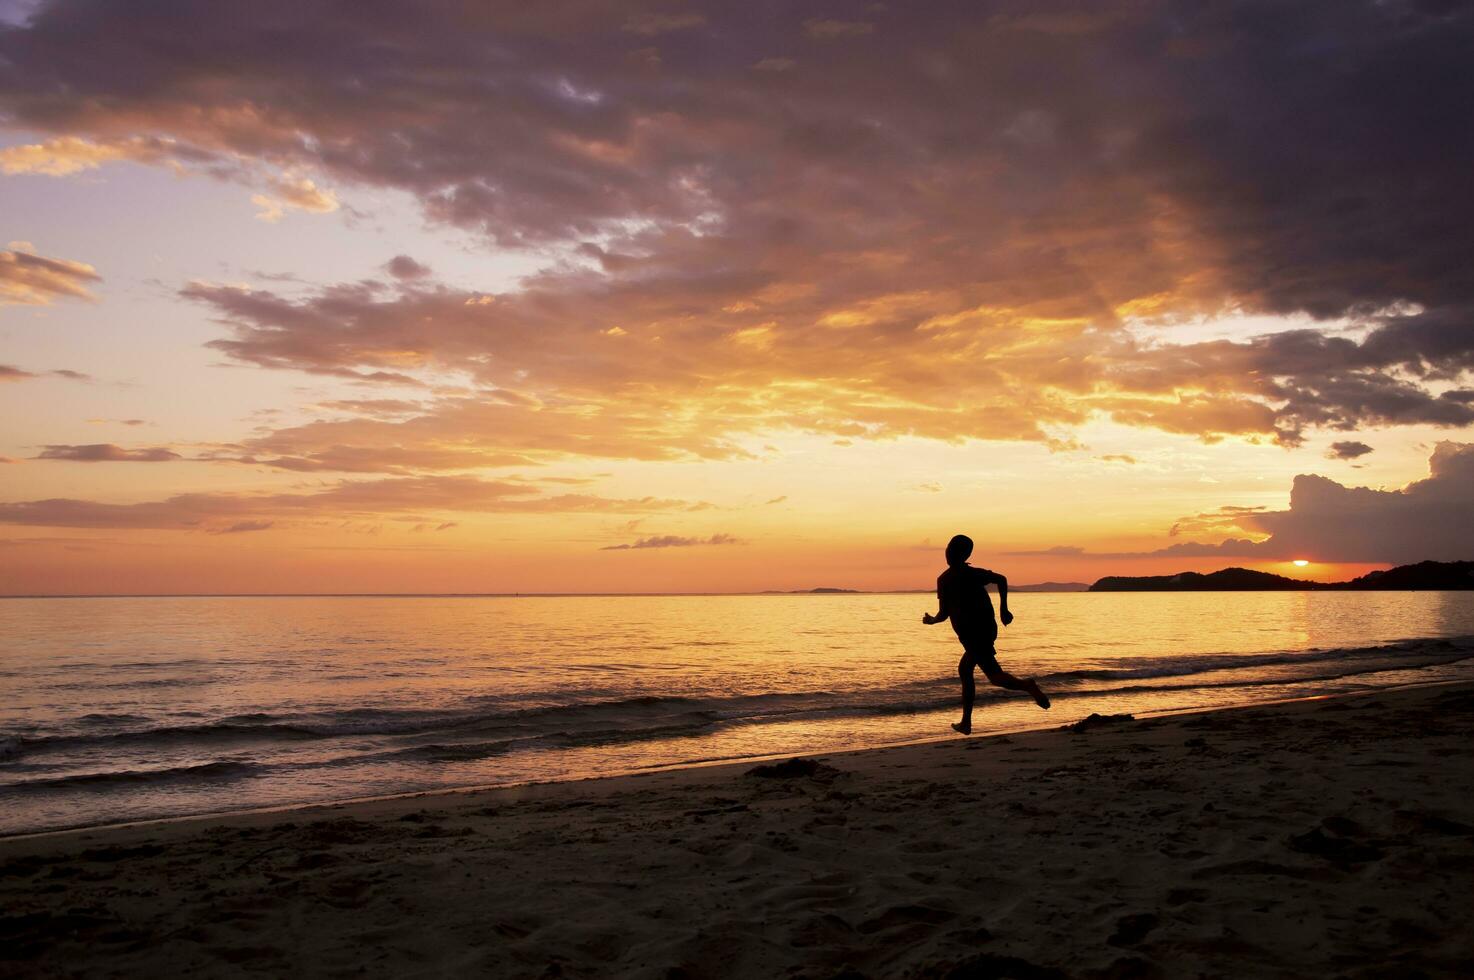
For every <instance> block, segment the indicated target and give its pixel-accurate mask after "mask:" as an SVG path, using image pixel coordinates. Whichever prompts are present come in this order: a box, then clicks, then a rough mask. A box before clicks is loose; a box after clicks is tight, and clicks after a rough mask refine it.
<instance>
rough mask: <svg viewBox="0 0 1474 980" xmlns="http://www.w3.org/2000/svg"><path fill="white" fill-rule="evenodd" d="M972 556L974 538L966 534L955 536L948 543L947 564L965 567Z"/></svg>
mask: <svg viewBox="0 0 1474 980" xmlns="http://www.w3.org/2000/svg"><path fill="white" fill-rule="evenodd" d="M971 555H972V538H969V537H968V536H967V535H965V534H958V535H955V536H954V537H953V538H952V540H951V541H948V542H947V564H948V565H964V564H966V563H967V559H968V558H969V557H970V556H971Z"/></svg>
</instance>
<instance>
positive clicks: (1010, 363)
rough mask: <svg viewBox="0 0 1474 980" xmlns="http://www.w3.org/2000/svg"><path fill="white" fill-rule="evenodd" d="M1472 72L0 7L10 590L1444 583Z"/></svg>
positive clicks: (1159, 40) (547, 10)
mask: <svg viewBox="0 0 1474 980" xmlns="http://www.w3.org/2000/svg"><path fill="white" fill-rule="evenodd" d="M1471 50H1474V12H1471V10H1470V8H1469V7H1467V6H1466V5H1461V4H1458V3H1452V2H1443V0H1376V2H1371V0H1308V2H1303V3H1292V4H1286V3H1281V2H1268V0H1262V2H1256V0H1239V2H1235V0H1225V2H1214V3H1204V2H1200V0H1183V2H1180V3H1171V2H1151V0H1148V2H1134V0H1133V2H1129V3H1128V2H1119V3H1109V2H1083V0H1082V2H1078V3H1047V2H1045V3H1040V2H1023V0H1019V2H978V3H974V2H966V3H952V4H949V3H927V4H901V3H889V4H881V3H872V4H865V3H858V2H818V0H773V2H761V0H759V2H748V3H740V4H737V3H706V4H680V3H641V2H630V0H619V2H613V0H609V2H604V0H568V2H551V3H535V4H526V3H510V2H508V3H471V2H459V3H452V2H426V3H420V4H416V5H414V8H413V12H411V11H410V8H409V7H407V6H406V5H404V4H398V3H377V2H364V0H354V2H339V3H325V2H302V0H293V2H277V0H255V2H252V3H248V4H220V3H212V2H206V0H200V2H193V3H191V2H168V3H164V2H137V3H122V2H102V0H54V2H40V3H37V2H15V0H0V593H7V594H36V593H140V592H170V593H173V592H304V591H305V592H441V591H448V592H512V591H521V592H549V591H553V592H561V591H745V590H762V589H805V588H810V587H814V586H837V587H849V588H862V589H888V588H925V587H927V586H928V585H929V584H930V583H931V582H932V581H933V579H934V577H935V575H936V573H937V571H938V570H939V569H940V567H941V564H942V559H941V548H942V545H943V544H944V543H945V542H946V540H947V538H948V537H950V536H951V535H952V534H953V533H956V532H958V531H964V532H967V533H969V534H971V535H972V536H973V537H974V538H975V539H977V541H978V553H977V555H976V559H975V560H976V563H978V564H983V565H987V566H989V567H993V568H997V569H999V570H1001V571H1004V572H1005V573H1006V574H1007V575H1008V576H1009V578H1010V579H1011V580H1012V581H1014V582H1016V583H1028V582H1038V581H1045V580H1053V581H1084V582H1089V581H1093V580H1095V579H1096V578H1099V577H1100V576H1102V575H1107V574H1160V573H1166V572H1175V571H1182V570H1187V569H1194V570H1200V571H1205V570H1211V569H1214V568H1221V567H1225V566H1229V565H1243V566H1248V567H1253V568H1261V569H1266V570H1270V571H1276V572H1280V573H1282V574H1296V575H1300V576H1304V577H1315V578H1321V579H1337V578H1344V577H1350V576H1352V575H1357V574H1361V573H1362V572H1364V571H1367V570H1369V569H1371V568H1375V567H1385V566H1387V565H1390V564H1398V563H1403V562H1407V561H1416V560H1419V559H1424V558H1434V559H1444V560H1452V559H1469V558H1474V436H1471V434H1470V432H1469V429H1470V425H1471V423H1474V378H1471V370H1474V261H1471V257H1474V192H1471V189H1470V188H1471V181H1470V178H1469V170H1470V165H1471V161H1474V127H1471V126H1470V125H1469V118H1468V116H1469V106H1470V105H1474V73H1471V72H1470V71H1469V68H1468V64H1469V53H1470V51H1471ZM1293 559H1308V560H1309V561H1310V564H1309V565H1308V566H1306V567H1305V568H1303V569H1296V568H1294V567H1293V566H1292V565H1291V564H1290V562H1291V561H1292V560H1293Z"/></svg>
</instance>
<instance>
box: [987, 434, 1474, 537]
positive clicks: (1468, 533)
mask: <svg viewBox="0 0 1474 980" xmlns="http://www.w3.org/2000/svg"><path fill="white" fill-rule="evenodd" d="M1179 528H1184V529H1187V530H1192V531H1195V532H1199V533H1203V532H1210V531H1212V530H1214V529H1218V530H1223V529H1227V528H1238V529H1240V530H1241V531H1249V532H1254V533H1256V534H1267V535H1269V537H1268V538H1266V539H1265V540H1262V541H1256V540H1253V539H1251V538H1244V537H1229V538H1225V539H1223V540H1220V541H1217V542H1214V543H1201V542H1193V541H1184V542H1182V543H1180V544H1174V545H1169V546H1168V547H1166V548H1161V549H1158V550H1156V551H1148V552H1129V553H1120V554H1100V553H1092V552H1087V551H1085V549H1083V548H1079V547H1075V546H1069V545H1061V546H1058V547H1055V548H1048V549H1044V550H1042V551H1027V552H1015V554H1027V555H1056V556H1060V557H1074V558H1085V557H1089V558H1105V559H1110V558H1151V557H1163V558H1169V557H1178V558H1211V557H1219V556H1221V557H1224V558H1260V559H1287V558H1288V559H1294V558H1306V559H1310V560H1313V561H1325V562H1387V563H1393V564H1402V563H1410V562H1417V561H1425V560H1432V561H1463V560H1467V559H1468V557H1469V556H1470V555H1474V443H1457V442H1443V443H1439V445H1438V447H1437V449H1435V450H1434V452H1433V455H1432V456H1431V457H1430V458H1429V460H1428V477H1427V478H1426V479H1423V480H1417V481H1414V482H1413V483H1410V484H1408V485H1407V486H1406V487H1403V488H1402V489H1400V490H1374V489H1371V488H1369V487H1348V486H1344V485H1342V484H1340V483H1337V482H1336V481H1335V480H1329V479H1327V478H1325V477H1323V476H1314V475H1310V474H1302V475H1300V476H1297V477H1295V483H1294V486H1293V487H1292V489H1291V490H1290V508H1289V510H1283V511H1266V510H1263V509H1261V508H1257V507H1225V508H1223V509H1222V510H1221V511H1219V512H1217V513H1215V514H1200V515H1197V516H1196V517H1193V518H1186V519H1184V520H1183V521H1182V522H1179V524H1178V526H1176V527H1174V528H1173V534H1174V535H1175V534H1177V533H1178V531H1179Z"/></svg>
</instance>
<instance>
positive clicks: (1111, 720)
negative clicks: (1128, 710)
mask: <svg viewBox="0 0 1474 980" xmlns="http://www.w3.org/2000/svg"><path fill="white" fill-rule="evenodd" d="M1135 720H1136V716H1135V715H1098V714H1092V715H1091V716H1090V717H1089V718H1082V719H1080V720H1079V721H1077V722H1075V723H1074V724H1073V725H1065V726H1064V728H1063V730H1064V731H1067V732H1093V731H1095V730H1096V729H1097V728H1110V727H1111V726H1113V725H1124V724H1125V723H1126V722H1128V721H1135Z"/></svg>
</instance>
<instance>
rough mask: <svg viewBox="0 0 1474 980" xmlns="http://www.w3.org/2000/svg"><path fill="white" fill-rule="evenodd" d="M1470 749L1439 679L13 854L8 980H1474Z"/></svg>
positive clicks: (3, 962) (1461, 713)
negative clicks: (227, 978)
mask: <svg viewBox="0 0 1474 980" xmlns="http://www.w3.org/2000/svg"><path fill="white" fill-rule="evenodd" d="M1471 734H1474V687H1471V686H1439V687H1426V688H1414V689H1402V690H1395V691H1384V692H1379V693H1375V694H1368V695H1361V696H1352V697H1346V698H1341V699H1335V700H1319V701H1308V702H1297V703H1290V704H1281V705H1272V706H1264V707H1255V708H1245V709H1235V710H1223V711H1217V712H1211V713H1205V714H1197V715H1177V716H1172V717H1167V718H1157V719H1143V720H1134V719H1128V718H1115V719H1106V720H1097V721H1096V722H1094V723H1090V724H1085V725H1082V726H1077V727H1076V728H1075V729H1074V730H1066V729H1055V730H1050V731H1039V732H1030V733H1024V734H1015V735H1011V736H1000V737H992V738H971V739H964V738H953V739H947V740H944V741H939V742H935V743H929V744H923V745H914V746H906V747H900V748H893V749H882V750H872V751H867V752H856V753H838V754H834V755H829V756H823V757H815V758H813V759H809V760H804V761H802V762H798V763H787V764H778V765H776V766H771V767H766V768H758V767H754V766H753V765H752V764H750V763H748V764H742V765H727V766H719V767H710V768H698V769H687V770H680V771H671V772H660V773H652V774H649V775H645V776H635V777H620V778H613V779H604V780H593V781H585V782H578V783H564V784H549V785H540V786H530V787H523V788H520V789H499V790H487V791H477V792H471V793H455V794H441V795H435V796H419V797H414V798H406V799H395V800H385V801H378V802H368V803H354V804H347V805H336V806H328V807H315V808H308V809H300V810H294V811H289V812H278V813H255V814H240V815H234V816H224V817H209V818H198V819H190V820H184V821H177V822H172V823H156V824H147V825H136V826H131V827H118V828H109V829H100V830H96V829H95V830H88V831H77V832H71V833H64V834H54V835H48V836H42V837H32V838H15V839H8V840H4V841H0V906H3V908H4V918H3V920H0V958H3V959H0V972H4V973H6V974H9V975H16V976H83V975H86V976H110V975H127V976H160V975H167V974H171V973H194V974H204V975H236V974H240V973H243V972H256V973H263V974H269V975H288V974H290V975H347V974H352V975H357V974H360V973H366V974H369V975H463V974H480V975H491V976H529V977H556V976H564V977H567V976H611V975H613V976H623V975H629V976H652V977H723V976H802V977H837V976H844V977H860V976H869V977H893V976H901V977H906V976H916V977H1023V978H1029V977H1065V976H1070V977H1153V976H1172V977H1176V976H1199V975H1205V976H1378V977H1384V976H1461V975H1462V976H1467V975H1468V974H1469V971H1470V967H1471V964H1474V925H1471V923H1470V921H1469V918H1468V915H1467V901H1468V897H1469V895H1470V885H1471V882H1474V765H1471V744H1474V743H1471V741H1470V736H1471ZM754 769H757V771H756V772H754V771H753V770H754Z"/></svg>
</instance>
